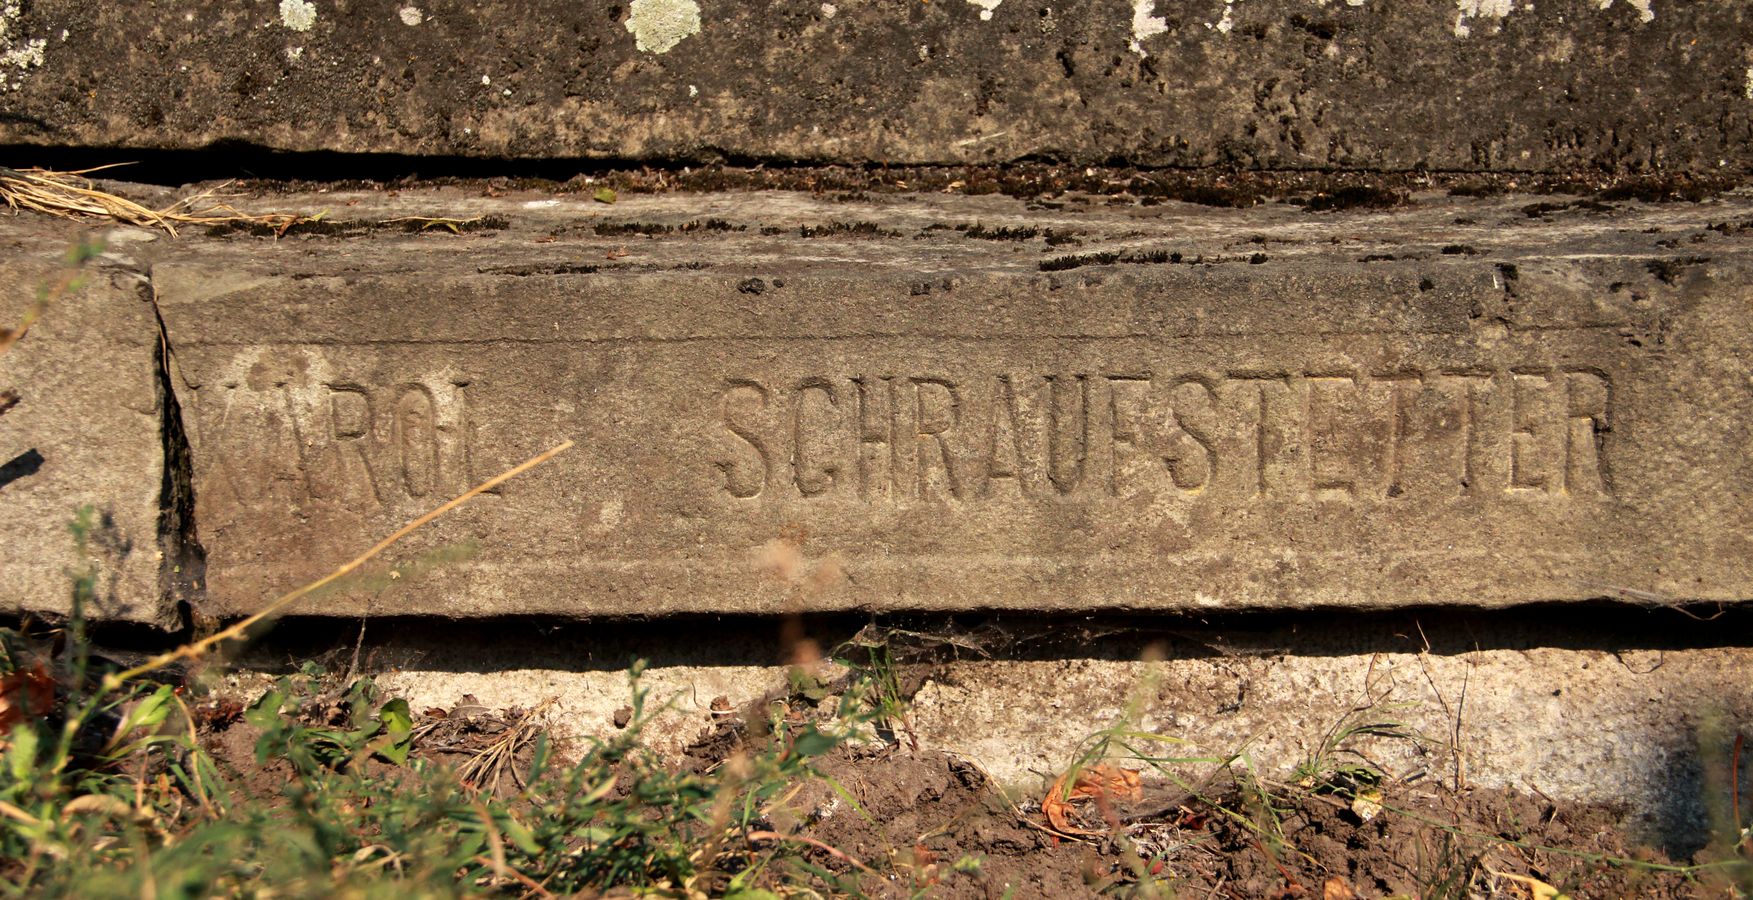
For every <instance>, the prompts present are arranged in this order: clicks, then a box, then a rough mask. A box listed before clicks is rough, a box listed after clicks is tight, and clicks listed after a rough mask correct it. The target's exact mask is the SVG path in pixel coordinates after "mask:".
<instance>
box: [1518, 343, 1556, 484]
mask: <svg viewBox="0 0 1753 900" xmlns="http://www.w3.org/2000/svg"><path fill="white" fill-rule="evenodd" d="M1510 380H1511V391H1510V409H1511V412H1510V487H1509V489H1510V491H1511V492H1512V493H1530V492H1541V493H1552V492H1553V491H1554V490H1555V489H1558V488H1561V487H1562V479H1563V477H1564V472H1563V471H1562V469H1560V470H1559V471H1553V470H1554V469H1555V468H1558V466H1555V465H1554V463H1558V464H1559V465H1560V466H1561V465H1562V454H1563V452H1564V446H1563V444H1562V443H1561V440H1562V438H1563V435H1562V434H1557V433H1554V432H1555V431H1556V428H1555V426H1557V425H1558V424H1559V422H1561V421H1566V419H1564V418H1563V417H1561V416H1558V415H1554V410H1553V408H1552V407H1553V402H1552V401H1553V397H1552V394H1553V384H1552V382H1553V378H1552V376H1550V375H1546V374H1539V373H1522V372H1516V373H1513V374H1511V375H1510Z"/></svg>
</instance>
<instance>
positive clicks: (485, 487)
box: [103, 441, 572, 690]
mask: <svg viewBox="0 0 1753 900" xmlns="http://www.w3.org/2000/svg"><path fill="white" fill-rule="evenodd" d="M571 447H572V442H571V441H563V442H561V443H560V444H558V445H556V446H554V447H552V448H550V449H548V450H546V451H544V452H542V453H538V454H536V455H535V456H532V457H530V458H529V459H527V460H524V461H523V462H521V463H519V464H517V465H515V466H512V467H511V468H509V469H506V470H505V471H503V472H501V473H499V474H498V475H495V476H493V477H492V478H489V479H487V480H486V481H483V482H481V483H480V484H477V485H475V486H474V487H472V488H470V489H468V490H467V491H464V492H463V493H461V494H458V495H457V496H456V497H454V498H452V499H451V500H450V501H448V502H446V503H445V504H444V505H442V506H439V507H438V508H436V509H434V510H432V511H431V512H428V513H426V514H425V515H423V516H421V517H420V518H418V519H415V520H414V521H412V522H409V523H408V524H406V525H403V526H402V527H401V528H400V529H398V530H397V531H396V532H395V533H394V534H392V535H390V536H389V537H387V538H384V539H383V540H381V541H378V542H377V544H376V545H375V546H373V547H372V548H371V549H370V550H367V551H365V552H364V553H361V554H360V555H359V556H357V557H354V558H353V560H352V561H350V562H348V563H346V564H344V565H342V566H341V567H340V568H338V569H336V570H335V571H333V572H330V573H329V574H327V575H324V576H323V577H321V578H319V579H317V580H315V581H313V582H311V583H309V584H307V585H305V586H304V587H301V588H298V589H296V590H293V591H289V592H287V593H285V594H282V595H280V596H279V597H277V598H275V599H274V600H273V602H271V603H269V604H268V605H267V606H264V607H262V608H261V609H260V610H259V611H257V612H256V613H255V614H254V615H252V616H250V617H248V618H246V619H243V620H241V621H239V622H237V623H235V624H233V625H232V626H231V627H229V628H226V629H224V630H223V631H219V632H217V633H215V634H211V635H208V636H207V637H204V638H202V639H201V640H198V641H195V642H194V643H192V644H184V645H183V646H181V647H178V648H177V649H175V650H172V651H170V652H168V653H160V654H159V655H157V656H154V657H153V658H151V659H149V660H147V661H146V662H143V663H141V664H140V665H137V666H135V667H134V668H132V669H127V670H125V671H121V672H111V673H110V674H108V675H105V676H104V679H103V687H104V690H115V689H116V688H118V687H120V686H121V685H122V683H123V682H125V681H128V680H129V679H131V678H138V677H139V676H141V675H144V674H146V673H148V672H153V671H157V670H158V669H162V668H164V667H165V666H167V665H170V664H171V663H173V662H176V661H177V660H182V659H196V658H198V657H200V656H201V655H203V654H205V653H206V652H207V651H208V650H210V649H212V648H213V647H214V646H215V645H217V644H220V643H222V642H224V641H230V640H237V639H239V638H242V637H243V636H244V635H245V634H246V633H248V631H249V629H250V627H251V626H253V625H255V624H256V623H257V622H260V621H262V620H263V619H266V618H268V617H269V616H272V615H274V614H275V613H278V612H279V611H280V610H282V609H285V608H286V607H288V606H290V605H292V603H293V602H295V601H297V600H298V599H300V598H302V597H304V596H306V595H308V594H311V593H313V592H315V591H318V590H321V589H322V588H324V587H327V586H328V585H330V584H333V583H334V582H336V581H339V580H341V579H342V578H345V577H346V576H347V575H349V574H351V573H352V572H353V570H355V569H357V568H359V567H360V566H362V565H365V564H366V563H367V562H368V561H370V560H371V558H372V557H374V556H376V555H378V554H379V553H382V552H383V551H385V550H387V549H389V547H390V545H391V544H394V543H396V542H397V541H399V540H401V539H402V538H405V537H407V536H408V535H410V534H413V533H414V532H415V531H418V530H419V529H420V528H421V526H424V525H426V524H427V523H428V522H431V521H432V520H434V519H437V518H438V517H440V516H442V515H444V514H445V513H448V512H450V511H451V510H453V509H456V508H457V507H459V506H462V505H463V504H464V503H467V502H468V501H470V500H472V499H474V498H475V497H478V496H480V495H482V494H484V493H486V492H488V491H490V490H492V489H494V488H496V487H498V486H499V485H501V484H504V483H505V482H507V481H510V480H511V479H513V478H516V477H517V476H519V475H522V474H523V473H525V472H528V471H529V470H531V469H533V468H535V467H537V466H539V465H541V464H542V463H545V462H547V461H548V460H550V459H553V458H554V457H555V456H558V455H559V454H560V453H562V452H564V451H566V450H568V449H570V448H571Z"/></svg>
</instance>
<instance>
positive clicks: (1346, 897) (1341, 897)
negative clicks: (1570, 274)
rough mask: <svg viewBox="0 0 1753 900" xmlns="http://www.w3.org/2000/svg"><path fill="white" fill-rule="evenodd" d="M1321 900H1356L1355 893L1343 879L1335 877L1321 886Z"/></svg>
mask: <svg viewBox="0 0 1753 900" xmlns="http://www.w3.org/2000/svg"><path fill="white" fill-rule="evenodd" d="M1321 900H1357V892H1356V891H1353V890H1352V889H1351V885H1349V884H1346V883H1345V879H1343V878H1340V877H1339V876H1338V875H1335V876H1333V877H1332V878H1329V879H1327V883H1326V884H1324V885H1322V886H1321Z"/></svg>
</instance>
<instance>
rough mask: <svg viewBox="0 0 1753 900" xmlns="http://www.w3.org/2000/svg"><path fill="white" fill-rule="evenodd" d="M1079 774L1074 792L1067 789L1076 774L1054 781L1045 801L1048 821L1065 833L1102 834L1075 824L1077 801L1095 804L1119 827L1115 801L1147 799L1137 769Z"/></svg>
mask: <svg viewBox="0 0 1753 900" xmlns="http://www.w3.org/2000/svg"><path fill="white" fill-rule="evenodd" d="M1075 771H1076V773H1077V780H1076V781H1074V782H1072V784H1071V790H1070V791H1067V790H1066V789H1065V780H1066V779H1067V778H1069V777H1071V775H1072V773H1071V772H1067V773H1065V774H1064V775H1061V776H1059V777H1058V778H1057V779H1055V780H1054V781H1053V786H1052V787H1050V788H1048V789H1047V796H1046V797H1045V798H1043V799H1042V800H1041V812H1043V813H1046V814H1047V821H1048V822H1049V823H1050V824H1051V825H1052V826H1053V827H1054V828H1056V829H1058V830H1059V831H1060V832H1061V833H1064V834H1101V833H1102V832H1099V831H1090V830H1089V829H1087V828H1079V827H1077V826H1075V825H1073V824H1071V817H1070V814H1071V812H1072V807H1071V804H1072V802H1074V801H1077V800H1094V801H1095V803H1096V806H1097V807H1098V808H1100V809H1101V810H1102V814H1103V816H1104V817H1105V818H1107V819H1108V820H1109V822H1110V824H1112V825H1114V826H1116V827H1118V826H1119V821H1118V820H1117V819H1116V818H1115V817H1114V814H1113V811H1112V809H1111V808H1110V804H1111V803H1112V802H1113V801H1115V800H1138V799H1140V798H1142V797H1143V796H1144V788H1143V787H1141V786H1140V785H1139V773H1138V770H1137V769H1122V768H1120V767H1118V766H1110V765H1106V764H1102V765H1095V766H1090V767H1089V768H1086V769H1078V770H1075Z"/></svg>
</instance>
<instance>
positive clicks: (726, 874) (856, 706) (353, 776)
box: [0, 582, 868, 898]
mask: <svg viewBox="0 0 1753 900" xmlns="http://www.w3.org/2000/svg"><path fill="white" fill-rule="evenodd" d="M82 583H84V582H82ZM49 637H50V638H51V640H50V641H49V642H47V643H45V641H44V640H43V637H42V636H40V635H31V634H26V633H24V632H21V631H18V630H11V629H7V630H0V646H3V648H4V657H3V658H0V668H3V669H4V672H3V673H0V679H3V684H4V686H5V702H6V704H7V705H6V706H5V707H4V714H5V716H6V720H5V724H6V725H7V732H6V736H5V738H4V748H3V750H0V859H3V860H4V861H3V862H0V890H4V892H5V893H6V894H9V895H13V896H37V897H42V896H93V895H102V896H154V897H161V898H164V897H207V896H240V897H247V896H270V895H272V896H296V897H304V896H357V897H376V896H386V897H388V896H395V897H403V896H434V897H436V896H498V895H506V896H549V895H567V894H573V893H579V892H587V893H588V892H591V891H602V890H608V889H612V888H629V889H632V890H634V891H637V892H641V893H651V894H655V895H659V896H678V897H680V896H703V895H712V896H743V897H750V898H752V897H762V896H773V895H772V894H770V893H765V892H764V891H765V889H764V888H758V886H759V885H763V884H769V885H771V884H774V883H777V882H784V881H786V880H787V879H791V878H794V877H802V878H806V879H807V878H809V877H813V874H814V873H813V872H812V871H811V870H812V869H814V868H815V867H814V866H809V865H807V864H805V867H804V868H801V869H798V868H793V867H791V866H790V865H789V864H790V863H793V862H802V860H801V859H798V857H799V856H800V850H807V849H808V845H807V844H802V843H798V844H794V843H790V842H787V841H786V840H784V838H785V837H786V836H784V835H780V834H776V833H775V832H774V831H773V830H772V829H773V826H772V824H771V823H770V822H769V821H768V820H767V818H766V813H767V811H768V808H769V806H770V805H771V804H772V803H774V802H775V801H776V800H778V799H779V798H780V797H781V796H782V795H783V794H784V793H785V792H787V791H788V790H792V789H794V788H795V786H797V785H799V784H801V783H804V782H807V781H809V780H811V779H813V778H816V777H818V776H817V773H816V771H815V768H814V767H815V762H816V760H817V759H819V758H820V757H822V756H823V755H824V754H827V753H828V752H829V751H831V750H833V749H834V748H835V747H837V746H838V745H839V744H840V743H841V742H842V741H843V740H845V739H846V738H848V737H849V736H851V735H852V734H853V733H854V732H855V731H856V730H858V729H859V728H860V727H861V726H862V725H863V724H864V723H865V721H866V714H865V713H862V712H860V710H863V709H865V708H866V707H867V706H868V704H865V703H863V702H862V701H861V700H859V699H857V697H856V694H855V693H853V694H848V695H846V696H845V697H843V698H842V700H841V703H840V706H839V709H838V710H836V711H835V712H836V714H835V715H832V716H828V717H824V718H819V719H811V720H799V718H798V717H796V716H795V715H792V714H789V713H781V712H778V711H777V710H776V711H775V715H774V718H773V720H772V721H771V722H769V723H767V725H768V727H767V728H766V729H764V730H763V732H764V733H763V735H762V736H761V737H760V739H759V740H756V741H745V742H744V743H743V745H742V746H740V747H739V748H738V749H737V750H736V751H734V752H733V753H732V754H731V755H730V756H729V757H728V758H727V759H726V760H725V761H724V762H722V763H720V764H718V765H716V766H713V767H710V768H709V769H707V770H706V771H689V770H687V769H686V768H678V767H675V766H673V765H669V764H666V762H665V761H663V760H661V759H660V758H659V757H658V756H657V754H655V753H653V752H652V751H651V750H650V749H649V748H648V747H647V746H646V744H645V742H644V741H643V739H642V732H643V730H644V728H645V726H646V724H647V723H649V722H650V721H651V719H652V717H653V716H654V715H655V714H656V712H658V711H659V710H660V709H661V704H654V703H653V701H652V698H651V696H650V692H649V691H648V690H647V689H646V688H644V687H643V686H642V685H641V683H640V675H641V671H642V668H643V666H642V665H641V664H638V663H636V664H634V666H633V667H632V668H631V670H630V673H629V682H630V692H631V704H632V705H631V708H632V715H631V718H630V719H629V721H628V724H627V727H626V728H625V729H623V730H621V731H619V732H617V733H615V734H614V735H613V736H611V737H609V738H608V739H605V740H594V739H593V740H589V741H587V742H586V744H585V745H584V746H583V748H582V751H583V752H582V753H581V754H580V755H579V756H578V758H577V759H576V760H575V761H572V762H563V761H562V760H561V759H560V754H559V753H558V752H557V751H556V749H555V747H554V746H553V744H552V743H551V742H550V741H549V739H548V737H547V736H546V735H545V734H543V733H540V732H539V731H536V730H532V731H531V732H530V735H529V736H530V739H529V741H528V742H527V743H526V744H524V745H523V746H522V747H521V748H520V752H518V753H517V754H516V758H515V759H511V760H508V761H507V762H506V763H505V764H504V766H503V768H504V769H509V770H510V773H511V777H510V778H509V779H508V780H505V781H500V779H498V778H497V777H493V778H488V777H483V775H484V772H485V771H486V770H485V767H479V766H478V767H475V768H474V770H473V774H474V775H475V778H474V779H471V778H468V777H465V776H464V773H467V772H470V771H471V769H470V767H469V766H468V764H467V763H464V764H462V765H450V764H446V763H443V762H440V761H438V760H437V759H435V758H433V757H431V756H428V755H426V754H425V753H423V752H422V749H423V748H422V746H421V743H420V740H419V735H420V734H421V733H422V731H423V729H424V728H425V727H427V726H428V725H429V724H430V723H422V722H421V721H419V720H418V718H417V717H416V715H415V714H414V713H413V712H412V711H411V710H410V709H409V707H408V704H407V702H406V701H405V700H402V699H399V698H387V697H385V696H383V694H382V692H381V691H380V689H379V688H378V687H377V685H375V684H374V683H373V682H372V681H371V680H370V679H369V678H362V679H358V680H354V681H352V682H350V683H346V684H339V683H335V682H334V681H333V680H332V679H330V678H328V677H327V676H326V675H325V674H324V673H323V671H322V670H321V669H320V668H319V667H316V666H314V665H307V666H306V668H305V669H304V670H301V671H300V672H297V673H293V674H290V675H286V676H283V677H281V678H280V679H279V680H278V681H277V682H276V683H275V684H274V685H273V686H272V687H271V688H269V689H268V690H266V691H265V692H264V693H262V694H261V695H260V696H259V697H258V698H257V699H256V700H255V701H254V702H253V703H251V704H249V705H248V706H247V707H245V708H244V709H243V710H242V711H241V716H234V717H233V718H235V719H237V721H235V722H231V723H226V725H227V727H228V729H229V730H230V731H231V732H233V733H230V734H228V735H227V737H228V738H229V739H230V740H231V742H233V743H235V742H236V741H237V740H239V739H242V740H246V741H251V742H252V743H253V754H252V755H251V757H250V758H249V759H246V760H235V759H232V760H228V759H226V758H224V757H223V756H222V755H221V754H218V753H216V752H215V749H214V747H215V745H216V744H218V743H220V741H218V740H217V739H215V729H214V727H213V726H214V724H215V723H214V722H213V721H212V720H213V719H214V718H215V716H214V715H213V714H212V713H210V712H207V711H208V710H210V709H211V708H212V707H213V705H214V704H210V703H209V704H202V703H199V702H197V703H196V704H193V705H191V703H190V702H189V701H188V699H187V698H188V697H189V696H190V695H191V694H192V693H194V692H195V691H196V688H195V684H194V682H193V681H189V680H184V681H182V682H181V683H179V682H175V681H168V680H167V681H138V682H128V683H126V684H125V685H123V686H122V687H119V688H106V687H105V679H104V677H103V676H104V675H105V674H106V672H105V670H106V669H111V668H113V664H111V663H108V662H106V661H103V660H101V659H99V658H97V657H95V656H93V655H92V654H91V653H90V652H89V650H88V649H84V648H88V647H89V644H88V642H87V641H86V640H85V638H84V635H83V628H82V626H81V624H80V619H79V618H78V617H77V616H76V617H75V618H74V619H73V620H72V621H71V622H70V623H69V624H68V626H67V627H66V629H65V630H64V631H61V632H58V633H54V634H52V635H49ZM57 644H58V646H59V649H58V650H57V649H56V645H57ZM434 712H436V711H434ZM425 718H431V717H430V716H428V717H425ZM239 729H241V731H238V730H239ZM252 739H253V740H252ZM488 752H490V751H489V749H487V748H483V749H482V750H481V752H480V753H479V754H478V756H485V755H486V754H487V753H488ZM496 774H497V770H496ZM823 874H828V873H826V872H824V873H823Z"/></svg>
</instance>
